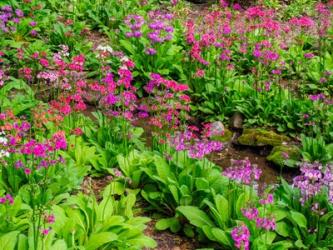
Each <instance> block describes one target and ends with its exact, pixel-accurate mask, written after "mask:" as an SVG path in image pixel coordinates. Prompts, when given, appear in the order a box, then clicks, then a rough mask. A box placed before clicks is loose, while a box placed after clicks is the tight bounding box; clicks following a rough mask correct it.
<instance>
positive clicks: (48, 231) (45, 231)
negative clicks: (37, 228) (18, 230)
mask: <svg viewBox="0 0 333 250" xmlns="http://www.w3.org/2000/svg"><path fill="white" fill-rule="evenodd" d="M49 233H50V229H49V228H45V229H43V230H42V235H44V236H46V235H48V234H49Z"/></svg>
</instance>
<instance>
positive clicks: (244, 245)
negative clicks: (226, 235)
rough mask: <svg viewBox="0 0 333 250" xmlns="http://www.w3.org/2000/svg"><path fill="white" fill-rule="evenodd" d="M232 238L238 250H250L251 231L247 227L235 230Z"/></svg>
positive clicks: (243, 226) (232, 232)
mask: <svg viewBox="0 0 333 250" xmlns="http://www.w3.org/2000/svg"><path fill="white" fill-rule="evenodd" d="M231 237H232V239H233V240H234V244H235V247H236V248H238V249H243V250H249V249H250V231H249V229H248V228H247V226H246V225H242V226H239V227H235V228H233V229H232V231H231Z"/></svg>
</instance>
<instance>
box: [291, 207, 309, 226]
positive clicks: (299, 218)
mask: <svg viewBox="0 0 333 250" xmlns="http://www.w3.org/2000/svg"><path fill="white" fill-rule="evenodd" d="M290 216H291V219H292V220H293V221H295V222H296V224H297V225H298V226H299V227H302V228H306V227H307V220H306V218H305V216H304V215H303V214H301V213H299V212H295V211H291V212H290Z"/></svg>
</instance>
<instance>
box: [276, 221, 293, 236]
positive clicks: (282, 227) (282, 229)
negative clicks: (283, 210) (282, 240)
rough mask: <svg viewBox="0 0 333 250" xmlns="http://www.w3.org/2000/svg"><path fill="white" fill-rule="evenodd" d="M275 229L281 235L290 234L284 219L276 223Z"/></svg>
mask: <svg viewBox="0 0 333 250" xmlns="http://www.w3.org/2000/svg"><path fill="white" fill-rule="evenodd" d="M275 231H276V232H277V233H278V234H279V235H281V236H283V237H288V236H289V234H290V230H289V225H288V224H287V223H286V222H284V221H281V222H278V223H276V230H275Z"/></svg>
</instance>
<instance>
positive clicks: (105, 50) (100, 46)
mask: <svg viewBox="0 0 333 250" xmlns="http://www.w3.org/2000/svg"><path fill="white" fill-rule="evenodd" d="M96 49H97V50H101V51H104V52H109V53H113V49H112V48H111V47H110V46H108V45H107V46H103V45H98V46H97V48H96Z"/></svg>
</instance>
